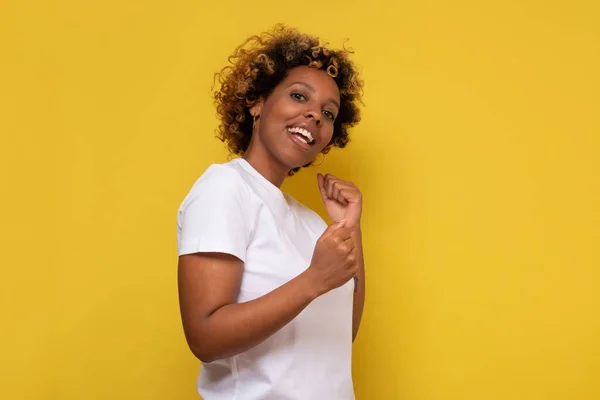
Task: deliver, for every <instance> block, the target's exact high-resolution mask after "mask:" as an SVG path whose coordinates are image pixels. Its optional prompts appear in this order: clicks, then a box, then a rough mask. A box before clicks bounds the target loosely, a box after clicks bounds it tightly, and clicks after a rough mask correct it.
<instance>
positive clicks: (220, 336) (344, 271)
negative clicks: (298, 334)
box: [178, 226, 357, 362]
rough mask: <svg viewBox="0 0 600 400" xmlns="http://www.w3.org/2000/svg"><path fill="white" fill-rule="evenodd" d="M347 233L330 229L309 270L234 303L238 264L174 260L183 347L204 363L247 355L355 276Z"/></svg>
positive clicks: (196, 257)
mask: <svg viewBox="0 0 600 400" xmlns="http://www.w3.org/2000/svg"><path fill="white" fill-rule="evenodd" d="M349 239H350V230H349V229H346V228H342V227H338V226H332V227H329V228H328V230H326V231H325V233H324V234H323V236H321V238H320V239H319V241H318V243H317V246H316V247H315V253H314V255H313V260H312V263H311V265H310V267H309V268H308V269H307V270H306V271H305V272H303V273H302V274H300V275H298V276H297V277H296V278H294V279H292V280H290V281H289V282H287V283H286V284H284V285H282V286H280V287H278V288H277V289H275V290H273V291H272V292H270V293H267V294H265V295H264V296H262V297H259V298H257V299H255V300H251V301H248V302H245V303H237V296H238V293H239V290H240V285H241V280H242V273H243V268H244V266H243V263H242V261H240V260H239V259H238V258H236V257H234V256H232V255H227V254H222V253H202V254H191V255H184V256H181V257H179V278H178V280H179V300H180V309H181V316H182V321H183V328H184V332H185V336H186V339H187V342H188V345H189V347H190V349H191V350H192V352H193V353H194V355H195V356H196V357H198V358H199V359H200V360H201V361H203V362H211V361H214V360H217V359H220V358H224V357H229V356H232V355H235V354H238V353H241V352H243V351H246V350H248V349H250V348H252V347H254V346H256V345H258V344H259V343H261V342H263V341H264V340H266V339H267V338H268V337H270V336H271V335H273V334H274V333H275V332H277V331H278V330H280V329H281V328H283V327H284V326H285V325H286V324H288V323H289V322H290V321H291V320H293V319H294V318H295V317H296V316H297V315H298V314H299V313H300V312H301V311H302V310H303V309H304V308H306V306H308V305H309V304H310V303H311V302H312V301H313V300H314V299H315V298H317V297H318V296H320V295H322V294H324V293H326V292H328V291H329V290H331V289H333V288H335V287H339V286H341V285H342V284H344V283H345V282H347V281H348V280H349V279H351V277H352V276H354V275H355V274H356V272H357V271H356V264H357V263H356V262H355V254H354V252H352V251H351V250H350V248H351V246H349V245H348V243H347V242H346V241H347V240H349Z"/></svg>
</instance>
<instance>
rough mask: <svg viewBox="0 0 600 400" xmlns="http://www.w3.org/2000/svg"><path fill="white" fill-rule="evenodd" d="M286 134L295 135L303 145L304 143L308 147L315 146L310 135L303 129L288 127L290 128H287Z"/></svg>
mask: <svg viewBox="0 0 600 400" xmlns="http://www.w3.org/2000/svg"><path fill="white" fill-rule="evenodd" d="M288 132H289V133H291V134H292V135H295V136H296V137H297V138H298V139H299V140H301V141H302V142H303V143H306V144H308V145H313V144H315V139H314V138H313V135H312V133H310V132H309V131H308V130H306V129H304V128H298V127H290V128H288Z"/></svg>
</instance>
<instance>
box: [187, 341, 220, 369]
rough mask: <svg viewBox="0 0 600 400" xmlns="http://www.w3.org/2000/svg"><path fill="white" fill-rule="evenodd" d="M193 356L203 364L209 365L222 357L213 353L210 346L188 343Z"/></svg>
mask: <svg viewBox="0 0 600 400" xmlns="http://www.w3.org/2000/svg"><path fill="white" fill-rule="evenodd" d="M188 345H189V348H190V350H191V351H192V354H193V355H194V356H195V357H196V358H197V359H198V360H200V362H202V363H203V364H208V363H211V362H213V361H217V360H219V359H220V358H222V357H219V356H218V354H216V353H215V352H214V351H211V350H210V348H207V347H209V346H199V345H196V344H194V343H188Z"/></svg>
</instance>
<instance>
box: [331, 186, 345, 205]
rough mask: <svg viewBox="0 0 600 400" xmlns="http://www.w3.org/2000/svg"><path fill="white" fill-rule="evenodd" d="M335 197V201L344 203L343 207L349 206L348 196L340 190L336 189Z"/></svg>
mask: <svg viewBox="0 0 600 400" xmlns="http://www.w3.org/2000/svg"><path fill="white" fill-rule="evenodd" d="M334 196H335V199H336V200H337V201H338V202H340V203H342V204H343V205H347V204H348V199H347V198H346V196H345V195H344V193H343V192H342V190H340V189H339V188H337V187H336V188H335V191H334Z"/></svg>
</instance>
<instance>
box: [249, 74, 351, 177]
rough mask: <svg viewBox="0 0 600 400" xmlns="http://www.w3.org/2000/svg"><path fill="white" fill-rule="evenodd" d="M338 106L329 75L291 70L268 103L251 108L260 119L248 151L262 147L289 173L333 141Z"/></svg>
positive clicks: (333, 82) (311, 159)
mask: <svg viewBox="0 0 600 400" xmlns="http://www.w3.org/2000/svg"><path fill="white" fill-rule="evenodd" d="M339 104H340V93H339V90H338V87H337V84H336V83H335V81H334V80H333V78H332V77H331V76H329V75H328V74H327V72H325V71H324V70H320V69H316V68H311V67H306V66H300V67H296V68H293V69H291V70H290V71H289V73H288V75H287V77H286V78H285V79H283V80H282V81H281V82H280V83H279V85H277V87H275V89H274V90H273V92H272V93H271V94H270V95H269V97H268V98H267V99H266V100H265V101H261V102H258V103H257V104H255V105H254V106H253V107H252V108H251V110H250V111H251V113H252V114H253V115H255V116H258V117H259V118H258V119H257V120H256V122H255V126H254V129H255V131H254V135H253V137H252V139H251V143H250V147H249V149H248V150H249V151H253V150H256V147H260V148H261V150H262V152H264V153H265V155H266V156H268V157H272V158H273V159H274V161H277V162H278V163H279V164H281V166H282V167H284V168H286V169H287V170H288V171H289V170H291V169H292V168H296V167H301V166H303V165H306V164H308V163H310V162H312V161H313V160H314V159H315V158H316V157H317V155H318V154H319V153H320V152H321V151H322V150H323V149H324V148H325V147H326V146H327V145H328V144H329V142H330V141H331V137H332V136H333V122H334V120H335V118H336V117H337V114H338V111H339Z"/></svg>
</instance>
